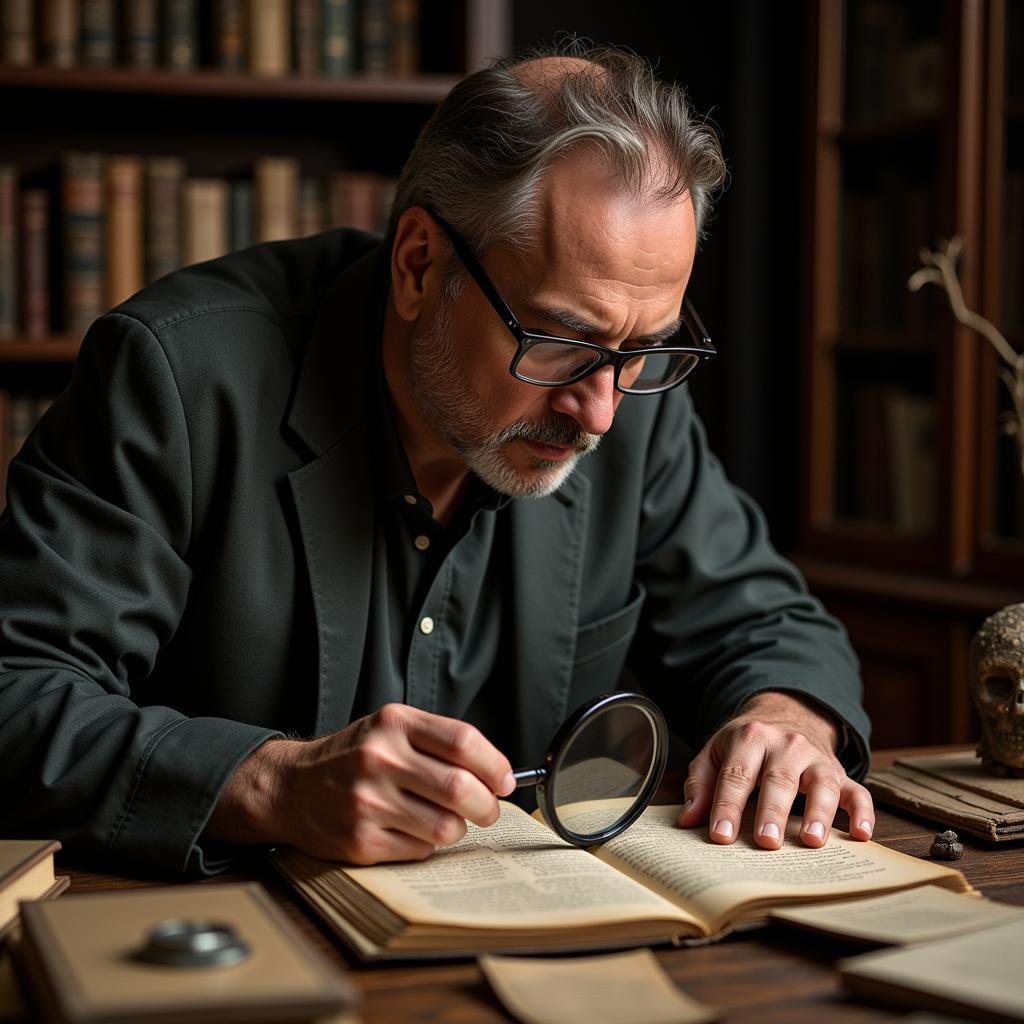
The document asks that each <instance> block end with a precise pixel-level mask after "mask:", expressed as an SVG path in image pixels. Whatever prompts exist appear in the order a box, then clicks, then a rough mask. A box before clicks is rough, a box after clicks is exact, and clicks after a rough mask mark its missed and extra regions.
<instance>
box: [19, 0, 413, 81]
mask: <svg viewBox="0 0 1024 1024" xmlns="http://www.w3.org/2000/svg"><path fill="white" fill-rule="evenodd" d="M0 10H2V21H0V60H2V61H3V63H4V64H6V65H8V66H11V67H29V66H32V65H43V66H50V67H57V68H73V67H89V68H111V67H115V66H122V67H128V68H134V69H136V70H152V69H155V68H167V69H170V70H174V71H193V70H196V69H197V68H200V67H214V68H220V69H221V70H224V71H234V72H246V71H247V72H250V73H252V74H255V75H264V76H279V75H288V74H299V75H328V76H335V75H348V74H351V73H352V72H355V71H363V72H367V73H370V74H390V75H412V74H415V73H416V72H417V71H418V70H419V69H420V45H419V21H420V5H419V0H215V2H213V3H200V2H199V0H3V4H2V5H0Z"/></svg>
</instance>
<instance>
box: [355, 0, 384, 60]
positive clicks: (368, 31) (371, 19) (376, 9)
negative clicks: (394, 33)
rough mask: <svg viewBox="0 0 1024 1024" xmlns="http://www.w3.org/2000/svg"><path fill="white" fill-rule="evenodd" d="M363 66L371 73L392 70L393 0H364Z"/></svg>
mask: <svg viewBox="0 0 1024 1024" xmlns="http://www.w3.org/2000/svg"><path fill="white" fill-rule="evenodd" d="M360 28H361V30H362V66H363V71H365V72H366V73H367V74H370V75H386V74H388V73H390V71H391V0H363V5H362V19H361V25H360Z"/></svg>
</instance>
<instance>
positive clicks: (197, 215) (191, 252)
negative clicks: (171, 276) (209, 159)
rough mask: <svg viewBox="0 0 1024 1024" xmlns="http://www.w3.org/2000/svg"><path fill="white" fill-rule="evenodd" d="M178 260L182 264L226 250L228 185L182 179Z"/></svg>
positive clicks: (199, 179) (217, 181) (211, 180)
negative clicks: (179, 254) (180, 259)
mask: <svg viewBox="0 0 1024 1024" xmlns="http://www.w3.org/2000/svg"><path fill="white" fill-rule="evenodd" d="M182 229H183V230H182V249H183V251H182V257H183V259H184V262H185V264H190V263H201V262H203V261H204V260H212V259H216V258H217V257H218V256H223V255H224V254H225V253H226V252H227V251H228V182H227V181H226V180H223V179H221V178H186V179H185V181H184V183H183V185H182Z"/></svg>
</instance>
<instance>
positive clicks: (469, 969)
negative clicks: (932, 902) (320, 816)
mask: <svg viewBox="0 0 1024 1024" xmlns="http://www.w3.org/2000/svg"><path fill="white" fill-rule="evenodd" d="M943 749H954V748H943ZM915 752H923V751H915ZM898 753H900V752H895V751H888V752H883V753H881V754H878V755H876V757H875V763H876V765H877V766H882V765H885V764H889V763H891V761H892V760H893V759H894V757H895V756H897V754H898ZM877 821H878V823H877V828H876V832H875V838H876V839H878V840H879V841H881V842H883V843H885V845H887V846H890V847H892V848H893V849H896V850H900V851H902V852H903V853H907V854H910V855H911V856H914V857H927V856H928V848H929V846H930V845H931V840H932V838H933V836H934V835H935V832H936V831H937V830H938V827H937V826H935V825H932V824H928V823H926V822H920V821H913V820H911V819H910V818H908V817H905V816H902V815H897V814H895V813H890V812H888V811H886V810H884V809H881V808H879V811H878V819H877ZM963 841H964V846H965V848H966V849H965V852H964V856H963V859H962V860H961V861H959V863H958V864H957V867H959V868H961V869H962V870H963V872H964V873H965V874H966V876H967V878H968V879H969V880H970V881H971V883H972V884H973V885H975V886H976V887H977V888H979V889H980V890H981V891H982V892H983V893H984V894H985V895H986V896H989V897H991V898H992V899H996V900H1001V901H1003V902H1006V903H1015V904H1019V905H1022V906H1024V844H1022V843H1008V844H1000V845H999V846H998V847H994V846H992V845H987V844H984V843H982V842H980V841H978V840H974V839H972V838H970V837H966V838H964V840H963ZM61 870H67V871H68V873H69V874H70V875H71V877H72V883H71V890H70V891H71V892H88V891H96V890H101V889H123V888H129V887H133V886H143V885H152V884H156V883H154V882H152V881H143V880H140V879H128V878H124V877H120V876H113V875H103V874H98V873H95V872H86V871H81V870H76V869H74V868H70V869H69V868H67V866H62V868H61ZM245 877H246V878H252V877H256V878H257V879H258V880H259V881H260V882H262V883H263V884H264V885H265V886H266V887H267V888H268V889H269V890H270V891H271V893H273V895H274V896H275V897H276V898H277V899H278V900H279V902H280V903H281V905H282V906H283V907H284V909H285V910H286V912H287V913H288V915H289V916H290V918H291V919H292V920H293V921H295V922H296V924H298V925H299V926H300V928H301V929H302V931H303V932H304V933H305V934H306V935H307V936H309V937H310V938H311V939H312V940H313V941H314V942H315V943H316V944H317V946H318V947H320V948H321V949H322V950H324V951H325V952H327V953H328V954H329V956H330V957H331V958H332V959H334V960H335V961H336V962H337V963H339V964H341V965H343V966H344V968H345V969H346V970H347V971H348V973H349V976H350V977H351V979H352V980H353V981H354V982H355V985H356V987H357V988H358V989H359V991H360V993H361V996H362V1004H361V1007H360V1017H361V1019H362V1020H363V1021H364V1022H365V1024H397V1022H406V1021H415V1022H417V1024H427V1022H432V1021H436V1022H439V1024H470V1022H473V1024H476V1022H481V1024H486V1022H508V1021H509V1020H510V1019H511V1018H510V1017H509V1016H508V1015H507V1014H506V1013H505V1011H504V1010H503V1008H502V1007H501V1005H500V1004H499V1003H498V1001H497V999H496V998H495V997H494V995H493V994H492V993H491V991H490V989H489V987H488V985H487V983H486V982H485V981H484V979H483V976H482V974H481V972H480V970H479V968H478V967H477V966H476V964H475V963H474V962H472V961H460V962H438V963H436V964H427V965H418V966H405V965H387V964H385V965H373V966H366V965H361V964H360V963H359V962H358V961H356V960H355V959H354V958H352V957H351V956H349V954H348V953H347V952H345V951H344V950H343V949H341V948H339V946H338V945H337V944H336V943H335V942H334V941H333V940H332V939H331V937H330V936H329V935H328V933H327V932H326V931H325V930H323V929H322V928H321V927H320V926H319V924H318V923H317V922H316V921H315V920H314V919H313V918H312V917H311V916H310V915H309V914H307V913H306V912H305V910H304V909H303V908H302V906H301V905H300V904H299V903H298V902H297V901H296V900H294V899H293V898H292V897H291V895H290V893H289V891H288V889H287V887H286V886H285V885H284V884H283V883H282V882H281V881H279V880H278V878H277V876H276V875H275V874H273V872H272V871H270V870H269V869H263V870H260V869H256V870H255V871H254V873H253V874H249V875H246V876H245ZM239 878H240V876H239V875H232V876H221V877H220V878H218V879H212V880H210V881H209V883H208V884H212V885H216V884H218V882H220V881H224V880H230V881H238V880H239ZM861 949H862V947H858V946H855V945H852V944H849V943H844V942H841V941H838V940H829V939H823V938H822V937H821V936H811V935H807V934H804V933H802V932H799V931H797V930H796V929H788V928H783V927H781V926H772V927H769V928H765V929H762V930H758V931H755V932H747V933H745V934H742V935H738V936H731V937H728V938H726V939H725V940H723V941H721V942H719V943H716V944H714V945H710V946H704V947H696V948H691V949H659V950H656V955H657V957H658V959H659V961H660V962H661V965H662V967H664V969H665V971H666V972H667V973H668V974H669V975H670V977H672V979H673V980H674V981H675V982H676V983H677V984H678V985H679V987H680V988H681V989H683V990H684V991H685V992H687V993H688V994H689V995H691V996H693V997H695V998H696V999H699V1000H701V1001H702V1002H705V1003H708V1004H709V1005H711V1006H713V1007H716V1008H718V1009H719V1011H720V1012H721V1014H722V1020H723V1021H727V1022H730V1024H746V1022H750V1024H754V1022H757V1024H768V1022H778V1024H799V1022H807V1024H810V1022H815V1024H820V1022H828V1024H846V1022H850V1024H853V1022H857V1024H863V1022H868V1021H891V1020H900V1019H901V1018H902V1017H903V1016H904V1015H905V1014H904V1013H903V1012H902V1011H898V1010H893V1009H889V1008H886V1007H884V1006H881V1005H873V1004H870V1003H867V1002H865V1001H863V1000H861V999H855V998H854V997H852V996H849V995H847V994H845V993H844V992H843V990H842V988H841V987H840V985H839V981H838V978H837V976H836V972H835V970H834V968H833V964H834V963H835V961H836V960H837V959H839V958H840V957H842V956H846V955H850V954H852V953H856V952H859V951H861Z"/></svg>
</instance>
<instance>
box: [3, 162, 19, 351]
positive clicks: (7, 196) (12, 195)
mask: <svg viewBox="0 0 1024 1024" xmlns="http://www.w3.org/2000/svg"><path fill="white" fill-rule="evenodd" d="M17 210H18V169H17V168H16V167H14V166H13V165H12V164H0V342H2V341H4V339H6V338H13V337H14V336H15V335H16V334H17V333H18V228H17Z"/></svg>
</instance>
